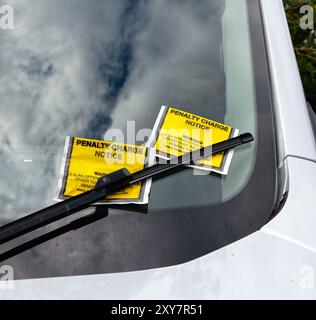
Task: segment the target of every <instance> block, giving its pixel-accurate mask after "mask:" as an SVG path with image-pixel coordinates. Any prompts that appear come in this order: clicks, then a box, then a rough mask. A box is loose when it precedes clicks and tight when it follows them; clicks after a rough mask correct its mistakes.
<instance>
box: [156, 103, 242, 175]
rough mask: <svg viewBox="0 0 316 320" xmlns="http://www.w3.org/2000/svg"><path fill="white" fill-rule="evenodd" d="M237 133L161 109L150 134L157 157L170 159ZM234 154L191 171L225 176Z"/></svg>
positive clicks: (219, 156) (222, 155)
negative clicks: (204, 171) (196, 170)
mask: <svg viewBox="0 0 316 320" xmlns="http://www.w3.org/2000/svg"><path fill="white" fill-rule="evenodd" d="M238 134H239V130H238V129H235V128H233V127H230V126H228V125H226V124H222V123H219V122H216V121H214V120H211V119H207V118H203V117H201V116H199V115H195V114H192V113H189V112H186V111H183V110H180V109H176V108H171V107H166V106H162V107H161V110H160V112H159V115H158V118H157V120H156V123H155V127H154V130H153V137H152V138H151V139H153V140H154V141H155V149H156V155H157V156H158V157H161V158H165V159H170V158H171V157H178V156H181V155H182V154H184V153H186V152H190V151H194V150H197V149H201V148H203V147H206V146H209V145H212V144H215V143H218V142H221V141H224V140H227V139H229V138H233V137H236V136H238ZM233 153H234V150H233V149H231V150H229V151H226V152H222V153H218V154H216V155H214V156H212V157H210V158H208V159H203V160H199V161H197V162H196V163H195V164H194V165H191V167H193V168H197V169H202V170H207V171H213V172H217V173H219V174H223V175H226V174H227V173H228V169H229V166H230V163H231V160H232V157H233Z"/></svg>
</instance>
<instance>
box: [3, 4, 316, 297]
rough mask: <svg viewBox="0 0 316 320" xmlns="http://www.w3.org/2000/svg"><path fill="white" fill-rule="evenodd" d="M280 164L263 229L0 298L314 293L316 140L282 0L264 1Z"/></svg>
mask: <svg viewBox="0 0 316 320" xmlns="http://www.w3.org/2000/svg"><path fill="white" fill-rule="evenodd" d="M261 6H262V13H263V19H264V25H265V34H266V43H267V52H268V59H269V64H270V74H271V83H272V87H273V102H274V107H275V123H276V128H278V129H277V131H276V135H277V145H278V162H279V169H280V172H281V174H283V175H284V177H285V181H286V183H285V185H284V186H281V190H280V192H281V193H286V192H288V197H287V200H286V202H285V205H284V207H283V208H282V210H281V212H280V213H279V214H278V216H277V217H276V218H274V219H273V220H272V221H271V222H270V223H268V224H267V225H266V226H264V227H263V228H262V230H260V231H258V232H256V233H254V234H252V235H251V236H249V237H247V238H244V239H242V240H240V241H238V242H236V243H233V244H231V245H229V246H227V247H225V248H222V249H220V250H218V251H216V252H212V253H210V254H208V255H206V256H204V257H201V258H199V259H196V260H193V261H191V262H188V263H185V264H181V265H178V266H173V267H168V268H160V269H153V270H146V271H137V272H127V273H117V274H104V275H92V276H77V277H63V278H50V279H38V280H22V281H15V282H14V284H13V288H11V289H7V290H0V299H1V300H2V299H56V298H57V299H213V298H219V299H226V298H229V299H243V298H250V299H257V298H258V299H260V298H263V299H265V298H266V299H275V298H276V299H277V298H288V299H292V298H295V299H300V298H302V299H313V298H316V277H315V275H314V272H315V270H314V268H315V267H316V233H315V230H316V219H315V217H314V214H315V213H316V210H315V204H314V196H316V184H315V181H316V145H315V138H314V135H313V129H312V125H311V122H310V118H309V115H308V110H307V108H306V101H305V96H304V92H303V88H302V84H301V80H300V76H299V72H298V67H297V64H296V60H295V56H294V52H293V47H292V42H291V39H290V35H289V31H288V27H287V22H286V18H285V14H284V8H283V5H282V1H281V0H261Z"/></svg>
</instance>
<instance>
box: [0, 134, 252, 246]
mask: <svg viewBox="0 0 316 320" xmlns="http://www.w3.org/2000/svg"><path fill="white" fill-rule="evenodd" d="M253 140H254V138H253V136H252V134H250V133H244V134H242V135H240V136H238V137H235V138H231V139H228V140H226V141H223V142H219V143H216V144H214V145H212V146H209V147H205V148H202V149H199V150H196V151H193V152H188V153H186V154H184V155H183V156H180V157H175V158H172V159H171V160H169V161H167V162H166V163H163V164H156V165H154V166H152V167H147V168H145V169H143V170H141V171H138V172H135V173H133V174H130V173H129V172H128V170H127V169H121V170H118V171H115V172H113V173H110V174H108V175H106V176H103V177H101V178H100V179H99V180H98V181H97V183H96V185H95V187H94V189H92V190H90V191H87V192H85V193H82V194H80V195H78V196H75V197H72V198H69V199H67V200H64V201H63V202H60V203H56V204H54V205H52V206H49V207H47V208H45V209H42V210H40V211H37V212H35V213H33V214H30V215H28V216H26V217H24V218H21V219H18V220H16V221H14V222H12V223H9V224H7V225H5V226H3V227H1V228H0V245H1V244H4V243H6V242H8V241H10V240H13V239H16V238H18V237H20V236H22V235H24V234H26V233H28V232H31V231H34V230H36V229H39V228H41V227H43V226H45V225H48V224H50V223H52V222H55V221H57V220H60V219H63V218H65V217H67V216H70V215H71V214H74V213H76V212H78V211H81V210H83V209H85V208H87V207H89V206H90V205H91V204H94V203H95V202H97V201H99V200H102V199H104V198H105V196H106V195H108V194H110V193H112V192H115V191H118V190H121V189H123V188H125V187H127V186H129V185H131V184H134V183H136V182H140V181H143V180H145V179H148V178H151V177H154V176H158V175H161V174H168V173H172V172H173V170H174V169H176V168H178V167H181V166H184V165H187V164H191V163H193V162H195V161H197V160H199V159H202V158H204V157H208V156H211V155H214V154H216V153H219V152H223V151H226V150H228V149H231V148H235V147H237V146H240V145H243V144H246V143H249V142H251V141H253Z"/></svg>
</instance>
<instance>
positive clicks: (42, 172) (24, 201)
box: [0, 0, 316, 300]
mask: <svg viewBox="0 0 316 320" xmlns="http://www.w3.org/2000/svg"><path fill="white" fill-rule="evenodd" d="M7 2H8V4H10V3H11V4H12V6H13V8H14V12H15V17H14V18H15V19H14V24H15V25H14V30H5V31H4V30H3V31H1V30H0V42H1V52H0V96H1V101H0V111H1V118H0V130H1V132H0V139H1V140H0V141H1V144H0V161H1V175H0V177H1V179H0V181H1V182H0V204H1V206H0V207H1V213H0V223H1V225H4V224H6V223H8V222H12V221H14V220H15V219H18V218H21V217H23V216H25V215H27V214H28V213H31V212H33V211H36V210H38V209H40V208H43V207H45V206H47V205H50V204H52V203H54V200H53V199H54V195H55V194H54V192H55V189H56V186H57V180H58V174H59V168H60V161H61V157H62V153H63V143H64V139H65V136H69V135H72V136H81V137H89V138H102V135H103V134H104V133H105V131H106V130H108V129H110V128H116V129H121V130H123V132H125V131H124V130H126V123H127V121H131V120H132V121H135V129H136V131H138V130H140V129H143V128H152V126H153V123H154V122H155V118H156V116H157V113H158V110H159V108H160V106H161V105H163V104H164V105H169V106H177V107H181V108H184V109H185V110H188V111H190V112H193V113H195V114H200V115H203V116H205V117H208V118H211V119H214V120H217V121H219V122H225V123H227V124H229V125H232V126H234V127H236V128H239V129H240V131H241V132H251V133H252V134H253V135H254V137H255V142H254V143H252V144H251V145H249V146H248V145H247V146H244V147H240V148H237V149H236V150H235V153H234V157H233V160H232V163H231V166H230V169H229V172H228V175H227V176H225V177H223V176H219V175H215V174H211V175H208V176H205V175H202V176H193V175H192V170H191V169H188V170H184V171H182V172H179V173H177V174H176V175H172V176H168V177H165V178H164V179H161V180H157V181H153V185H152V190H151V194H150V200H149V204H148V206H147V207H143V206H142V207H141V208H140V207H139V206H127V207H126V206H125V207H114V208H113V207H109V208H108V207H101V208H99V209H98V211H97V212H96V213H94V214H100V212H101V215H102V214H109V216H108V217H105V218H103V219H98V220H97V221H94V222H93V223H82V222H87V221H86V220H79V224H78V223H77V224H74V223H72V224H70V225H69V223H71V222H72V221H74V220H76V219H77V218H78V217H79V218H80V217H84V216H85V215H87V214H89V213H90V214H91V212H92V214H93V212H94V210H95V209H94V208H90V209H88V210H86V211H84V212H80V213H78V215H77V216H71V217H68V218H66V219H64V220H63V221H60V222H58V223H54V224H51V225H49V226H48V227H45V228H44V229H41V230H37V231H35V232H32V233H30V234H28V235H26V236H24V237H21V238H19V239H16V240H14V241H11V242H9V243H6V244H4V245H1V246H0V250H1V251H0V253H2V255H0V260H1V261H2V262H1V263H0V268H1V269H0V270H1V272H0V273H2V274H4V276H3V277H5V276H6V277H7V278H8V276H11V277H12V278H14V281H13V282H9V283H6V284H7V286H2V288H1V289H0V300H3V299H227V298H228V299H244V298H250V299H260V298H263V299H278V298H286V299H292V298H295V299H301V298H304V299H306V298H307V299H314V298H316V277H315V267H316V233H315V230H316V216H315V215H316V210H315V203H314V201H315V198H316V184H315V181H316V144H315V131H314V129H315V123H316V121H315V114H314V113H313V112H312V111H311V110H309V108H310V107H309V106H308V104H307V102H306V100H305V97H304V92H303V88H302V84H301V80H300V76H299V72H298V67H297V63H296V59H295V55H294V52H293V46H292V43H291V39H290V34H289V30H288V26H287V22H286V17H285V13H284V8H283V5H282V1H281V0H202V1H198V2H195V1H190V0H185V1H172V2H170V1H167V0H162V1H149V2H148V3H143V2H142V1H131V2H125V1H110V0H109V1H101V0H93V1H89V2H88V1H84V0H76V1H74V0H58V1H57V0H56V1H53V2H52V1H49V0H45V1H44V0H32V6H30V5H29V1H28V2H27V3H26V2H25V1H22V0H15V1H9V0H8V1H7ZM126 3H129V4H126ZM137 143H141V142H137ZM142 211H143V212H142ZM90 222H91V221H90ZM69 226H70V227H69ZM38 237H39V238H38ZM35 238H37V239H38V240H37V241H33V242H31V243H29V245H26V246H25V245H23V244H25V243H28V241H29V240H32V239H35ZM13 248H15V249H13ZM12 249H13V250H12ZM5 252H7V254H6V255H5V254H3V253H5Z"/></svg>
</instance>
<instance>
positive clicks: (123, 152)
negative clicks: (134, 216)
mask: <svg viewBox="0 0 316 320" xmlns="http://www.w3.org/2000/svg"><path fill="white" fill-rule="evenodd" d="M148 150H149V149H148V148H147V147H144V146H135V145H128V144H122V143H116V142H108V141H101V140H92V139H84V138H76V137H67V138H66V143H65V149H64V155H63V160H62V166H61V176H60V179H59V185H58V195H57V199H56V200H65V199H67V198H69V197H73V196H76V195H78V194H81V193H83V192H85V191H89V190H91V189H93V188H94V186H95V184H96V182H97V180H98V179H99V178H100V177H101V176H104V175H106V174H108V173H111V172H114V171H116V170H119V169H122V168H126V169H127V170H128V171H129V172H130V173H134V172H136V171H139V170H142V169H144V168H145V167H147V166H151V165H152V164H153V159H152V157H151V156H150V155H149V151H148ZM150 187H151V179H147V180H145V181H144V182H138V183H135V184H133V185H130V186H129V187H127V188H125V189H123V190H121V191H118V192H115V193H113V194H111V195H108V196H107V197H106V199H104V200H102V201H100V202H98V203H96V204H127V203H136V204H145V203H148V196H149V192H150Z"/></svg>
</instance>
